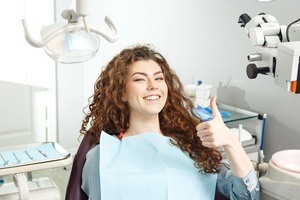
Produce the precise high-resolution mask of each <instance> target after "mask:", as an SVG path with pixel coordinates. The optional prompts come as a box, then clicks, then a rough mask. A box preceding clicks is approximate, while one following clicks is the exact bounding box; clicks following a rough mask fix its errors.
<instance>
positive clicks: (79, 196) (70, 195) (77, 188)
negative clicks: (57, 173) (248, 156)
mask: <svg viewBox="0 0 300 200" xmlns="http://www.w3.org/2000/svg"><path fill="white" fill-rule="evenodd" d="M93 147H94V143H93V139H92V137H91V135H90V134H86V135H85V136H84V138H83V140H82V141H81V144H80V146H79V148H78V150H77V154H76V155H75V157H74V161H73V165H72V170H71V175H70V179H69V183H68V186H67V190H66V200H88V196H87V195H86V194H85V193H84V191H83V190H82V189H81V183H82V178H81V174H82V170H83V166H84V163H85V156H86V154H87V152H88V151H89V150H91V149H92V148H93ZM215 200H228V198H227V197H225V196H224V195H223V194H221V193H220V192H219V191H218V189H217V190H216V196H215Z"/></svg>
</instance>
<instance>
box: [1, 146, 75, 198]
mask: <svg viewBox="0 0 300 200" xmlns="http://www.w3.org/2000/svg"><path fill="white" fill-rule="evenodd" d="M0 155H1V157H2V159H0V177H2V176H8V175H13V178H14V181H13V182H5V181H4V180H3V179H1V178H0V185H1V184H2V186H1V188H0V200H16V199H19V200H28V199H36V200H46V199H47V200H61V194H60V191H59V189H58V187H57V186H56V184H55V183H54V182H53V180H51V179H50V178H48V177H42V178H38V179H33V178H32V174H31V173H32V171H36V170H43V169H49V168H55V167H61V166H67V165H69V164H71V163H72V161H73V159H72V156H71V154H70V153H69V152H67V151H66V150H65V149H64V148H63V147H62V146H60V145H59V144H57V143H54V142H46V143H41V144H32V145H28V146H26V147H24V146H20V147H12V148H10V149H3V150H0ZM26 175H27V177H26Z"/></svg>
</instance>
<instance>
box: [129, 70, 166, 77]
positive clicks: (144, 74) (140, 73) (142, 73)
mask: <svg viewBox="0 0 300 200" xmlns="http://www.w3.org/2000/svg"><path fill="white" fill-rule="evenodd" d="M161 73H162V71H157V72H155V73H154V74H153V75H154V76H155V75H157V74H161ZM136 74H139V75H143V76H148V74H146V73H144V72H135V73H133V74H132V75H131V77H132V76H134V75H136Z"/></svg>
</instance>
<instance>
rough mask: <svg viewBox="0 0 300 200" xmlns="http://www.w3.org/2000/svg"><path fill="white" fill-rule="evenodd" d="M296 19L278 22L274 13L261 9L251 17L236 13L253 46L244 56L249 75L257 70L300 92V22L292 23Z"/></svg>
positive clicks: (291, 89) (257, 72)
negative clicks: (265, 12) (286, 24)
mask: <svg viewBox="0 0 300 200" xmlns="http://www.w3.org/2000/svg"><path fill="white" fill-rule="evenodd" d="M299 20H300V19H299ZM299 20H296V21H294V22H292V23H291V24H290V25H288V26H281V25H279V23H278V21H277V19H276V18H275V17H274V16H272V15H268V14H264V13H261V14H259V15H257V16H255V17H253V18H251V17H250V16H249V15H248V14H246V13H244V14H242V15H241V16H240V17H239V21H238V23H240V25H241V27H243V28H244V29H245V30H246V32H247V35H248V37H249V39H250V41H251V43H252V45H254V46H255V50H256V53H253V54H248V56H247V59H248V61H249V62H250V63H249V64H248V66H247V75H248V77H249V78H250V79H255V78H256V77H257V75H258V74H263V75H271V76H272V77H273V78H274V82H275V84H276V85H278V86H279V87H281V88H283V89H285V90H287V91H290V92H292V93H295V94H298V93H300V70H299V58H300V25H299V24H295V23H296V22H298V21H299Z"/></svg>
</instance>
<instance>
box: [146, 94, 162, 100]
mask: <svg viewBox="0 0 300 200" xmlns="http://www.w3.org/2000/svg"><path fill="white" fill-rule="evenodd" d="M159 98H160V96H159V95H149V96H146V97H144V98H143V99H146V100H149V101H151V100H158V99H159Z"/></svg>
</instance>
